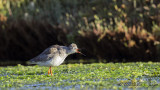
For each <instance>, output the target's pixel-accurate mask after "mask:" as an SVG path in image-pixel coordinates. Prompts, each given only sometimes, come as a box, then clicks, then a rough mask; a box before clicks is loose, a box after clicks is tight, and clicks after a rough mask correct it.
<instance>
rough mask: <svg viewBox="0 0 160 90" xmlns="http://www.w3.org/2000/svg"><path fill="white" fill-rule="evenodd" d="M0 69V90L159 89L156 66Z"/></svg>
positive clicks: (24, 67)
mask: <svg viewBox="0 0 160 90" xmlns="http://www.w3.org/2000/svg"><path fill="white" fill-rule="evenodd" d="M48 69H49V67H40V66H37V65H36V66H22V65H17V66H7V67H0V89H12V90H14V89H15V90H17V89H51V90H52V89H83V90H84V89H90V90H93V89H95V90H96V89H132V88H136V89H145V88H151V89H153V88H156V89H157V88H158V89H160V63H153V62H148V63H142V62H137V63H93V64H67V65H60V66H58V67H52V71H53V76H51V75H48Z"/></svg>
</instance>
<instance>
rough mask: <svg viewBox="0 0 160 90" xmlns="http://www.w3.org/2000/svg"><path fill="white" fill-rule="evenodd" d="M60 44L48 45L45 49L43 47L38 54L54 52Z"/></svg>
mask: <svg viewBox="0 0 160 90" xmlns="http://www.w3.org/2000/svg"><path fill="white" fill-rule="evenodd" d="M59 47H60V46H59V45H52V46H50V47H48V48H47V49H45V50H44V51H43V52H42V53H41V54H40V55H43V54H51V53H52V54H54V53H56V52H57V51H58V48H59Z"/></svg>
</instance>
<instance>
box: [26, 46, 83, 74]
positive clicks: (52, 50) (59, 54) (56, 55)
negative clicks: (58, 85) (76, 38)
mask: <svg viewBox="0 0 160 90" xmlns="http://www.w3.org/2000/svg"><path fill="white" fill-rule="evenodd" d="M73 53H80V54H82V53H81V52H80V51H79V49H78V47H77V45H76V44H74V43H72V44H70V45H69V47H67V46H60V45H52V46H50V47H48V48H47V49H45V50H44V51H43V52H42V53H41V54H40V55H38V56H36V57H34V58H33V59H31V60H29V61H28V62H27V63H28V64H37V65H39V66H47V67H49V70H48V75H49V74H51V76H52V70H51V67H53V66H59V65H60V64H62V63H63V61H64V60H65V58H66V57H67V56H68V55H70V54H73ZM82 55H84V54H82Z"/></svg>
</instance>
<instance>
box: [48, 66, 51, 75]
mask: <svg viewBox="0 0 160 90" xmlns="http://www.w3.org/2000/svg"><path fill="white" fill-rule="evenodd" d="M50 72H51V66H50V67H49V70H48V75H49V74H50Z"/></svg>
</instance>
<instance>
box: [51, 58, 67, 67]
mask: <svg viewBox="0 0 160 90" xmlns="http://www.w3.org/2000/svg"><path fill="white" fill-rule="evenodd" d="M65 58H66V57H60V56H58V57H56V58H52V59H51V65H52V66H59V65H60V64H62V63H63V61H64V60H65Z"/></svg>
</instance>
